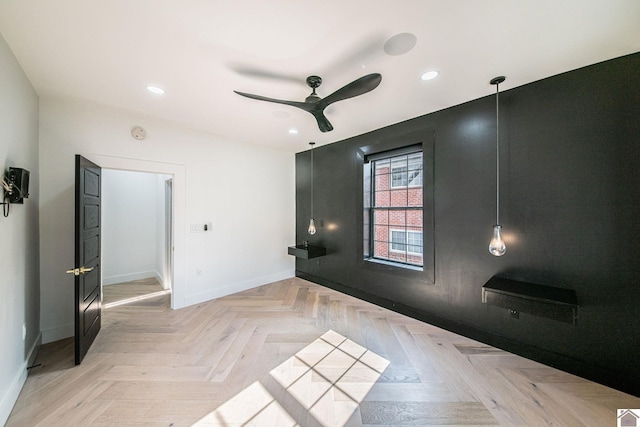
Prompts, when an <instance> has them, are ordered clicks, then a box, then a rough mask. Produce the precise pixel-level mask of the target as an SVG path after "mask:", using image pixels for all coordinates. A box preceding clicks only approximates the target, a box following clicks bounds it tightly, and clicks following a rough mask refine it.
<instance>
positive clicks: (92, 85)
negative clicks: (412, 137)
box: [0, 0, 640, 152]
mask: <svg viewBox="0 0 640 427" xmlns="http://www.w3.org/2000/svg"><path fill="white" fill-rule="evenodd" d="M0 32H1V33H2V36H3V37H4V39H5V40H6V42H7V43H8V44H9V46H10V47H11V49H12V50H13V52H14V54H15V56H16V57H17V58H18V61H19V62H20V64H21V65H22V67H23V69H24V70H25V72H26V74H27V76H28V77H29V79H30V80H31V82H32V84H33V86H34V87H35V89H36V91H37V92H38V94H39V95H40V96H62V97H67V98H77V99H81V100H87V101H91V102H96V103H100V104H104V105H107V106H112V107H116V108H120V109H124V110H127V111H130V112H133V113H134V114H136V115H142V116H144V117H152V118H159V119H162V120H165V121H171V122H174V123H176V124H179V125H181V126H184V127H187V128H190V129H196V130H200V131H205V132H208V133H211V134H215V135H219V136H221V137H223V138H227V139H230V140H233V141H245V142H252V143H256V144H264V145H268V146H272V147H276V148H279V149H283V150H288V151H292V152H297V151H303V150H306V149H307V148H308V145H307V144H308V142H309V141H316V142H317V143H318V144H319V145H322V144H326V143H329V142H334V141H339V140H341V139H344V138H348V137H350V136H354V135H358V134H362V133H365V132H368V131H371V130H374V129H378V128H381V127H384V126H387V125H390V124H393V123H397V122H400V121H403V120H406V119H410V118H413V117H417V116H420V115H423V114H427V113H430V112H433V111H437V110H440V109H443V108H446V107H450V106H453V105H457V104H460V103H463V102H466V101H469V100H472V99H476V98H479V97H482V96H485V95H489V94H492V93H494V92H495V87H494V86H491V85H490V84H489V80H490V79H491V78H493V77H495V76H497V75H506V76H507V80H506V82H505V83H504V84H502V85H501V86H500V89H501V90H506V89H509V88H512V87H516V86H520V85H523V84H526V83H529V82H532V81H535V80H539V79H542V78H545V77H548V76H552V75H555V74H558V73H561V72H565V71H569V70H572V69H576V68H579V67H582V66H585V65H589V64H593V63H596V62H600V61H603V60H607V59H611V58H615V57H618V56H622V55H625V54H629V53H633V52H638V51H640V1H638V0H518V1H515V0H400V1H395V2H392V1H384V0H347V1H345V0H324V1H317V2H311V1H308V0H270V1H266V0H235V1H231V0H228V1H224V0H218V1H214V0H209V1H206V0H180V1H176V0H102V1H100V0H89V1H88V0H56V1H50V0H0ZM399 33H412V34H414V35H415V36H416V38H417V43H416V45H415V47H414V48H413V49H412V50H410V51H409V52H408V53H406V54H404V55H396V56H392V55H388V54H387V53H385V51H384V49H383V46H384V44H385V42H386V41H387V40H388V39H389V38H391V37H392V36H394V35H396V34H399ZM432 69H434V70H438V71H439V72H440V75H439V77H437V78H436V79H435V80H431V81H422V80H420V78H419V77H420V74H421V73H423V72H424V71H427V70H432ZM373 72H379V73H381V74H382V83H381V84H380V86H379V87H378V88H377V89H375V90H374V91H372V92H370V93H367V94H365V95H362V96H359V97H356V98H352V99H349V100H344V101H340V102H337V103H335V104H333V105H331V106H330V107H329V109H327V111H326V115H327V117H328V119H329V120H330V121H331V123H332V124H333V126H334V128H335V129H334V130H333V131H332V132H328V133H321V132H320V131H319V130H318V127H317V124H316V121H315V119H314V118H313V117H312V116H311V115H310V114H308V113H306V112H304V111H302V110H299V109H297V108H294V107H290V106H286V105H279V104H272V103H268V102H263V101H257V100H252V99H247V98H243V97H241V96H239V95H236V94H235V93H233V90H239V91H243V92H250V93H254V94H258V95H263V96H268V97H272V98H280V99H287V100H295V101H303V100H304V98H305V97H306V96H307V95H309V93H310V89H309V88H308V87H307V86H306V85H305V83H304V81H305V78H306V77H307V76H308V75H311V74H317V75H320V76H321V77H322V78H323V80H324V81H323V84H322V86H321V87H320V88H319V90H318V93H319V95H320V96H323V97H324V96H326V95H328V94H330V93H331V92H333V91H335V90H336V89H338V88H340V87H342V86H343V85H345V84H346V83H349V82H351V81H353V80H355V79H356V78H358V77H361V76H362V75H365V74H369V73H373ZM150 84H154V85H157V86H160V87H162V88H163V89H164V90H165V91H166V93H165V94H164V95H161V96H159V95H153V94H151V93H149V92H148V91H147V90H146V89H145V88H146V86H147V85H150ZM135 124H136V123H132V126H133V125H135ZM290 128H296V129H298V130H299V133H298V134H297V135H291V134H289V133H288V130H289V129H290Z"/></svg>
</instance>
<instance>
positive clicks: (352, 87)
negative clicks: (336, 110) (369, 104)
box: [320, 73, 382, 108]
mask: <svg viewBox="0 0 640 427" xmlns="http://www.w3.org/2000/svg"><path fill="white" fill-rule="evenodd" d="M381 81H382V76H381V75H380V74H378V73H373V74H367V75H366V76H363V77H360V78H359V79H357V80H354V81H352V82H351V83H349V84H347V85H345V86H343V87H341V88H340V89H338V90H337V91H335V92H333V93H332V94H331V95H328V96H325V97H324V98H322V100H320V103H321V104H322V106H323V108H324V107H326V106H327V105H329V104H332V103H334V102H337V101H342V100H343V99H349V98H353V97H354V96H358V95H362V94H365V93H367V92H371V91H372V90H374V89H375V88H377V87H378V85H379V84H380V82H381Z"/></svg>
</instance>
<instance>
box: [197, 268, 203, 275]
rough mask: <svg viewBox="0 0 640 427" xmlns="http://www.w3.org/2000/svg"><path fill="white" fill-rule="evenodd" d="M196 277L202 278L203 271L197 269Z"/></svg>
mask: <svg viewBox="0 0 640 427" xmlns="http://www.w3.org/2000/svg"><path fill="white" fill-rule="evenodd" d="M196 276H198V277H200V276H202V269H201V268H196Z"/></svg>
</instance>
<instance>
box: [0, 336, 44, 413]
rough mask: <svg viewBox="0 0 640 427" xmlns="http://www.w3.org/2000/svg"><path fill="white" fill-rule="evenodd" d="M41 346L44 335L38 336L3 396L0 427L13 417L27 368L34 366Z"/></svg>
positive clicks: (0, 404)
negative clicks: (14, 406) (10, 416)
mask: <svg viewBox="0 0 640 427" xmlns="http://www.w3.org/2000/svg"><path fill="white" fill-rule="evenodd" d="M41 344H42V334H38V337H37V338H36V340H35V341H34V343H33V345H32V346H31V348H30V349H29V354H28V355H27V358H26V360H25V361H24V362H23V363H22V364H21V365H20V368H19V369H18V372H17V373H16V376H15V378H14V379H13V381H12V382H11V386H10V387H9V390H7V391H6V393H4V396H2V401H1V403H0V425H5V423H6V422H7V420H8V419H9V415H11V411H12V410H13V405H15V404H16V401H17V400H18V396H19V395H20V391H21V390H22V387H23V386H24V383H25V381H26V380H27V368H28V367H29V366H31V365H32V364H33V361H34V360H35V358H36V356H37V354H38V349H39V348H40V345H41Z"/></svg>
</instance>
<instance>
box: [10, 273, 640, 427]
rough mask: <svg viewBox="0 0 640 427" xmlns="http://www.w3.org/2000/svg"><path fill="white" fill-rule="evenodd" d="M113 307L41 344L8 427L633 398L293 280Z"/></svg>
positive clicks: (527, 419) (591, 405)
mask: <svg viewBox="0 0 640 427" xmlns="http://www.w3.org/2000/svg"><path fill="white" fill-rule="evenodd" d="M168 300H169V296H168V295H164V296H160V297H155V298H152V299H147V300H142V301H138V302H135V303H132V304H128V305H122V306H117V307H112V308H110V309H108V310H105V311H104V312H103V326H102V330H101V332H100V334H99V335H98V337H97V339H96V341H95V343H94V345H93V347H92V348H91V349H90V350H89V352H88V354H87V356H86V358H85V360H84V362H83V363H82V364H81V365H80V366H73V341H72V340H71V339H67V340H63V341H58V342H55V343H50V344H46V345H44V346H42V349H41V350H40V354H39V355H38V360H37V362H38V363H41V364H42V366H41V367H37V368H34V369H32V370H31V371H30V374H29V377H28V379H27V382H26V384H25V386H24V388H23V390H22V393H21V394H20V397H19V399H18V401H17V403H16V405H15V407H14V410H13V412H12V414H11V416H10V418H9V420H8V422H7V426H36V425H37V426H81V425H90V426H113V425H118V426H120V425H146V426H192V425H198V426H205V425H223V426H240V425H258V426H262V425H264V426H277V427H281V426H296V425H300V426H320V425H326V426H332V427H333V426H342V425H347V426H404V425H406V426H416V425H422V426H426V425H439V426H443V425H476V426H479V425H483V426H484V425H510V426H515V425H518V426H520V425H522V426H545V425H553V426H614V425H616V415H617V413H616V409H618V408H640V399H639V398H636V397H634V396H631V395H628V394H625V393H622V392H619V391H616V390H613V389H610V388H607V387H605V386H602V385H599V384H596V383H593V382H590V381H587V380H584V379H581V378H578V377H576V376H573V375H570V374H567V373H564V372H561V371H558V370H556V369H553V368H550V367H547V366H544V365H541V364H539V363H536V362H533V361H530V360H527V359H524V358H521V357H519V356H515V355H512V354H510V353H507V352H504V351H501V350H499V349H496V348H493V347H490V346H487V345H485V344H482V343H479V342H476V341H473V340H470V339H467V338H464V337H461V336H459V335H456V334H453V333H450V332H447V331H444V330H442V329H439V328H436V327H434V326H431V325H429V324H425V323H422V322H419V321H417V320H414V319H411V318H408V317H405V316H403V315H400V314H397V313H394V312H392V311H389V310H386V309H383V308H380V307H377V306H375V305H372V304H369V303H367V302H364V301H361V300H358V299H356V298H352V297H350V296H347V295H343V294H341V293H338V292H335V291H333V290H330V289H327V288H324V287H322V286H319V285H316V284H313V283H310V282H307V281H304V280H301V279H299V278H292V279H287V280H283V281H280V282H276V283H272V284H269V285H265V286H261V287H259V288H255V289H252V290H249V291H245V292H241V293H238V294H235V295H231V296H227V297H223V298H219V299H217V300H213V301H209V302H206V303H202V304H198V305H195V306H191V307H187V308H184V309H180V310H175V311H174V310H170V309H169V308H168V307H169V304H168Z"/></svg>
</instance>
